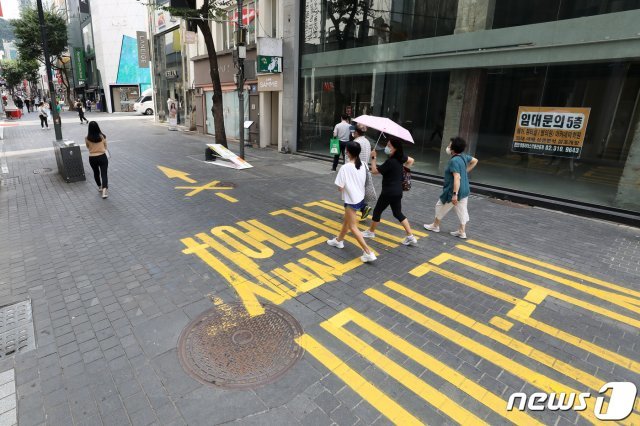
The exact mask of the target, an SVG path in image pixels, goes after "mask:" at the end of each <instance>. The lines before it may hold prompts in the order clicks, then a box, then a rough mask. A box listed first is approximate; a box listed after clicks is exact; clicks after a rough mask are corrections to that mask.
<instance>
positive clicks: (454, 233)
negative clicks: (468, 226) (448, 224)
mask: <svg viewBox="0 0 640 426" xmlns="http://www.w3.org/2000/svg"><path fill="white" fill-rule="evenodd" d="M449 233H450V234H451V235H453V236H454V237H458V238H462V239H463V240H466V239H467V234H466V233H465V232H460V231H451V232H449Z"/></svg>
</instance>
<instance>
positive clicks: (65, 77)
mask: <svg viewBox="0 0 640 426" xmlns="http://www.w3.org/2000/svg"><path fill="white" fill-rule="evenodd" d="M60 62H62V61H60ZM62 75H63V79H62V84H64V87H65V89H66V91H67V102H66V103H67V104H69V111H71V88H70V87H69V70H68V69H67V67H66V65H64V63H63V64H62Z"/></svg>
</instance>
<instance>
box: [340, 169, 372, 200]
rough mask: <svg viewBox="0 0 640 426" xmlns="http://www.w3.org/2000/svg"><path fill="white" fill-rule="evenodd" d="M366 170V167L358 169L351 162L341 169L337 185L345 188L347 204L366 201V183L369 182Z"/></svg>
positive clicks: (344, 193) (343, 192)
mask: <svg viewBox="0 0 640 426" xmlns="http://www.w3.org/2000/svg"><path fill="white" fill-rule="evenodd" d="M366 170H367V169H366V168H365V167H364V166H361V167H360V170H358V169H356V165H355V164H353V163H351V162H348V163H347V164H345V165H344V166H342V167H341V168H340V171H339V172H338V176H336V181H335V184H336V185H338V186H339V187H340V188H344V190H343V191H342V195H343V199H344V202H345V203H347V204H358V203H359V202H361V201H363V200H364V183H365V181H366V180H367V171H366Z"/></svg>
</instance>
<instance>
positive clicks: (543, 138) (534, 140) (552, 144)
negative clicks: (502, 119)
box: [511, 106, 591, 158]
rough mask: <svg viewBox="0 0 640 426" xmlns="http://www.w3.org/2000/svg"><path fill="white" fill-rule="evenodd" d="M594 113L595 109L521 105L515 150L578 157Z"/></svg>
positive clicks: (512, 149)
mask: <svg viewBox="0 0 640 426" xmlns="http://www.w3.org/2000/svg"><path fill="white" fill-rule="evenodd" d="M590 112H591V108H564V107H527V106H521V107H520V108H519V109H518V118H517V122H516V130H515V133H514V135H513V146H512V148H511V151H513V152H522V153H528V154H539V155H550V156H554V157H570V158H578V157H580V154H581V153H582V144H583V143H584V137H585V134H586V133H587V122H588V121H589V113H590Z"/></svg>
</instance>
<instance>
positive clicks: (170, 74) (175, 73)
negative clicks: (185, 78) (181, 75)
mask: <svg viewBox="0 0 640 426" xmlns="http://www.w3.org/2000/svg"><path fill="white" fill-rule="evenodd" d="M164 76H165V77H166V78H171V79H173V78H178V71H176V70H168V71H165V72H164Z"/></svg>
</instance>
